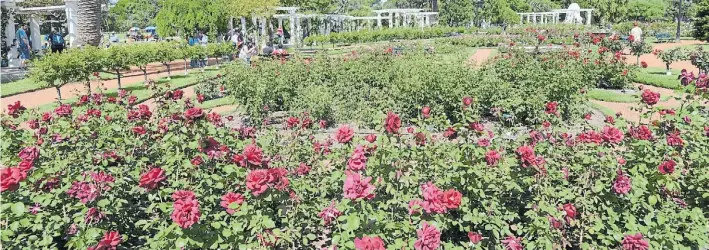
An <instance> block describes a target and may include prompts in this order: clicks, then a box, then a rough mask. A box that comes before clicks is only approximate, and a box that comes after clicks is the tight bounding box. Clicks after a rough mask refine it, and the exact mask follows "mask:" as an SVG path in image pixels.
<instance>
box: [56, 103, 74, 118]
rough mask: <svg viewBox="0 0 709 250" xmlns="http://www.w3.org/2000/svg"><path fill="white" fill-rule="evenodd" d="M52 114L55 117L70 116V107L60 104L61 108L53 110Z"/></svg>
mask: <svg viewBox="0 0 709 250" xmlns="http://www.w3.org/2000/svg"><path fill="white" fill-rule="evenodd" d="M54 113H55V114H57V116H71V113H72V110H71V105H69V104H62V105H61V106H59V107H57V108H56V109H54Z"/></svg>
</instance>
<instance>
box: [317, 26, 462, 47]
mask: <svg viewBox="0 0 709 250" xmlns="http://www.w3.org/2000/svg"><path fill="white" fill-rule="evenodd" d="M453 32H457V33H468V32H471V30H470V29H466V28H464V27H455V28H453V27H430V28H423V29H421V28H392V29H382V30H361V31H352V32H338V33H330V34H329V35H312V36H309V37H306V38H305V39H304V43H305V44H308V45H312V44H315V43H317V44H321V45H322V44H325V43H332V44H335V43H366V42H379V41H391V40H414V39H430V38H436V37H443V36H446V35H448V34H449V33H453Z"/></svg>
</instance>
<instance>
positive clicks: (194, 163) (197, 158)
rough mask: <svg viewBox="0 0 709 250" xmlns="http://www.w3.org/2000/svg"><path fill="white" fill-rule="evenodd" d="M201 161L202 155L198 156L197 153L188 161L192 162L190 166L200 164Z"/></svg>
mask: <svg viewBox="0 0 709 250" xmlns="http://www.w3.org/2000/svg"><path fill="white" fill-rule="evenodd" d="M202 162H203V160H202V156H199V155H195V157H193V158H192V160H191V161H190V163H192V166H199V165H202Z"/></svg>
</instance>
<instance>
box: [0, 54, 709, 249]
mask: <svg viewBox="0 0 709 250" xmlns="http://www.w3.org/2000/svg"><path fill="white" fill-rule="evenodd" d="M389 60H391V59H389ZM540 64H544V63H540ZM510 66H511V64H510ZM493 67H494V66H493ZM320 70H324V69H320ZM543 72H545V73H547V71H543ZM549 74H552V75H553V73H549ZM555 76H557V77H559V76H558V75H555ZM500 77H503V79H507V78H504V77H511V76H507V75H500ZM529 77H537V76H531V75H530V76H529ZM540 79H545V78H540ZM569 79H575V78H569ZM549 80H551V79H549ZM561 82H562V81H561V80H560V81H559V84H561ZM568 84H571V83H568ZM155 96H159V97H160V99H158V100H156V102H155V103H156V104H157V107H156V108H155V109H152V110H151V109H149V108H148V107H147V106H142V105H138V106H137V107H136V106H132V105H129V104H128V101H127V100H129V99H130V96H122V97H120V98H117V100H116V101H115V102H107V101H104V100H105V97H104V96H102V95H101V94H96V95H92V96H91V97H90V98H89V100H87V101H85V102H82V101H81V100H80V101H79V102H77V103H74V104H65V105H64V106H62V107H60V108H57V110H55V111H53V112H47V113H38V112H37V111H36V110H27V109H23V108H21V103H20V104H11V108H12V113H13V115H7V116H3V117H2V126H3V129H2V131H1V132H0V138H1V139H2V140H3V142H5V143H3V150H2V153H1V154H2V155H1V156H2V165H3V166H4V167H2V171H0V183H1V184H2V185H1V187H2V190H1V195H2V200H3V203H2V204H1V205H0V214H2V219H1V220H2V223H1V224H2V225H3V226H2V228H1V229H0V230H2V233H1V235H2V237H1V238H0V240H2V243H3V245H4V246H6V247H7V248H13V249H14V248H30V249H44V248H70V249H88V248H92V249H94V248H95V249H106V248H128V249H133V248H151V249H167V248H183V247H184V248H186V249H187V248H189V249H205V248H210V249H228V248H234V246H239V248H245V249H262V248H279V249H311V248H322V247H330V246H337V247H338V248H339V249H356V248H360V249H362V248H364V249H381V248H382V247H385V248H391V249H402V248H403V249H438V248H445V249H464V248H468V247H470V246H474V247H475V248H478V249H489V248H507V249H527V248H530V249H535V248H544V249H550V248H582V249H619V248H620V249H662V248H669V247H681V248H689V249H701V248H705V247H706V246H707V245H708V244H709V242H708V239H707V237H706V236H707V235H708V234H709V230H708V229H707V227H706V225H707V223H709V219H708V217H709V210H707V207H709V184H708V183H709V181H708V180H709V157H707V151H706V150H707V148H708V147H709V132H707V131H709V129H707V127H709V125H707V124H708V123H707V117H706V112H707V110H706V109H707V105H706V101H707V94H706V93H705V92H697V93H688V94H687V96H686V97H685V100H684V102H683V105H682V107H683V108H682V109H680V110H676V112H674V115H670V114H667V112H665V113H666V115H664V116H659V117H657V116H656V117H652V118H653V119H657V120H656V121H652V122H650V120H649V119H650V118H651V116H650V115H651V114H652V113H654V112H657V110H651V109H645V110H646V111H647V113H646V114H645V118H644V121H645V120H646V121H647V122H646V124H637V123H636V121H623V119H622V118H617V119H616V120H615V123H616V124H628V125H629V127H630V128H627V127H625V126H621V125H618V126H617V127H616V125H613V124H608V125H607V127H605V128H603V129H598V128H594V127H592V126H590V125H586V126H583V128H581V129H580V131H584V132H570V131H575V130H579V129H578V128H576V129H575V130H569V129H570V127H569V126H567V125H566V124H565V123H564V122H562V121H561V120H560V119H558V118H559V116H558V115H557V114H559V113H562V114H559V115H563V113H565V110H567V109H569V107H567V105H572V104H568V102H567V101H565V100H558V102H557V103H556V104H547V103H539V105H538V106H534V107H536V108H537V109H538V110H536V111H533V112H534V113H535V114H536V117H534V118H533V119H530V121H549V124H547V125H546V126H544V125H541V122H531V123H530V124H531V125H530V128H531V129H532V130H531V131H529V132H527V133H523V134H521V135H519V136H512V137H510V136H508V135H509V134H510V133H519V132H516V130H513V129H507V128H505V127H499V126H498V127H493V128H489V127H485V126H482V124H480V123H479V122H478V121H479V120H478V119H479V117H478V116H476V115H475V114H474V113H472V112H461V113H460V114H459V115H460V116H461V117H459V118H458V119H456V120H458V122H454V121H451V120H448V119H446V117H447V114H445V113H444V111H443V109H440V108H437V107H436V106H431V110H430V111H429V112H428V113H429V116H430V117H429V118H424V117H418V116H409V118H408V119H401V118H400V117H399V115H400V114H399V113H397V112H396V111H394V109H384V110H381V111H378V112H377V113H379V114H381V116H380V117H381V118H380V120H379V121H378V124H379V125H378V129H377V131H378V134H379V135H378V136H376V138H371V136H364V135H353V136H352V138H349V137H350V136H349V130H348V131H345V132H346V133H344V134H345V135H346V136H340V137H339V138H345V139H346V140H342V142H343V143H340V142H336V141H335V138H338V136H337V132H332V133H330V134H326V136H325V138H326V139H322V137H321V136H317V135H318V134H322V133H326V132H325V130H322V129H320V128H318V127H317V126H300V125H299V126H292V127H291V128H288V129H286V130H285V131H279V129H280V128H283V127H285V124H284V126H265V127H258V128H255V127H249V125H248V124H247V125H245V126H244V127H239V128H234V129H229V128H225V127H224V123H223V121H222V120H221V117H220V116H219V115H218V114H212V113H208V112H207V111H204V110H201V109H199V108H196V107H194V106H193V103H194V100H186V99H184V98H173V97H174V95H169V96H167V95H165V93H156V94H155ZM461 96H463V95H461ZM466 99H468V100H469V101H463V100H462V98H459V99H458V100H457V101H455V105H457V106H459V108H460V106H463V107H465V108H467V109H471V108H472V107H474V106H475V105H477V104H476V103H479V102H481V101H480V100H481V99H482V97H481V95H479V93H478V95H475V94H471V95H470V98H466ZM433 104H435V103H431V105H433ZM530 108H531V107H530ZM420 110H421V108H420V107H419V108H416V112H419V111H420ZM385 113H388V115H387V116H388V117H385V116H384V114H385ZM13 116H15V117H13ZM402 116H403V115H402ZM579 116H580V115H579ZM684 117H687V118H684ZM312 119H313V120H318V119H319V117H312ZM298 120H299V122H298V124H301V123H302V122H300V121H302V120H303V119H302V117H301V118H300V119H298ZM687 121H691V122H687ZM285 122H287V121H284V123H285ZM471 123H472V124H471ZM310 124H312V123H310ZM442 124H445V125H442ZM478 124H479V125H478ZM136 127H142V128H143V129H144V130H145V131H144V133H143V132H141V133H135V132H134V128H136ZM338 127H339V126H338ZM402 127H404V128H407V129H402ZM409 128H410V129H409ZM346 130H347V129H346ZM409 130H411V132H409ZM444 131H446V132H445V133H444ZM448 131H453V132H448ZM444 134H445V135H446V136H443V135H444ZM366 137H370V138H366ZM422 138H423V139H425V143H420V142H421V141H422ZM481 141H487V142H486V143H480V142H481ZM350 166H356V167H350Z"/></svg>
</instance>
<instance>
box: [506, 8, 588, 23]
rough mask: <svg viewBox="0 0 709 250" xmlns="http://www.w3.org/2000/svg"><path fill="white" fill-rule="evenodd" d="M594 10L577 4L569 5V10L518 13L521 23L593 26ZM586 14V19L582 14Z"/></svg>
mask: <svg viewBox="0 0 709 250" xmlns="http://www.w3.org/2000/svg"><path fill="white" fill-rule="evenodd" d="M592 11H593V9H582V8H580V7H579V5H578V4H577V3H572V4H570V5H569V8H568V9H556V10H552V11H548V12H523V13H517V15H519V22H520V23H535V24H536V23H540V24H546V23H552V24H554V23H560V22H562V19H561V18H562V17H563V23H573V24H583V23H585V24H586V25H590V24H591V19H592V18H591V12H592ZM581 13H584V14H585V16H586V17H585V18H584V17H582V14H581Z"/></svg>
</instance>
